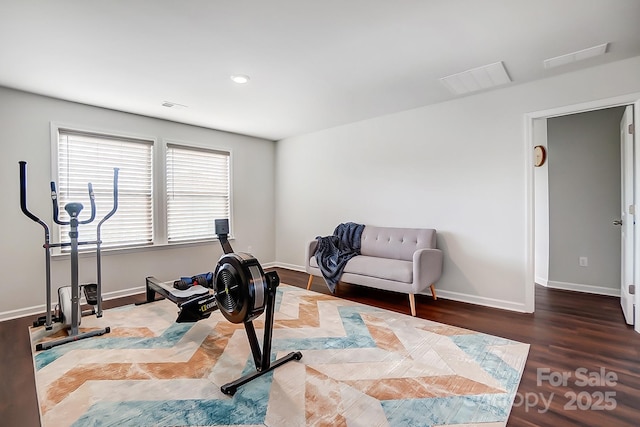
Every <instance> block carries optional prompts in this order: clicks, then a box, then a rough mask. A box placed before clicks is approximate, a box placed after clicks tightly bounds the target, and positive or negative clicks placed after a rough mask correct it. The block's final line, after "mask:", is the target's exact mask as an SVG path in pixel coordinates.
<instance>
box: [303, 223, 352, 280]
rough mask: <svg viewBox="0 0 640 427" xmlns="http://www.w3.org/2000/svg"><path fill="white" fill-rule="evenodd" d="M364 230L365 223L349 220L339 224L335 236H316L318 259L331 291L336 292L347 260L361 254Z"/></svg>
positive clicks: (334, 232)
mask: <svg viewBox="0 0 640 427" xmlns="http://www.w3.org/2000/svg"><path fill="white" fill-rule="evenodd" d="M363 230H364V225H363V224H356V223H354V222H347V223H343V224H340V225H338V226H337V227H336V229H335V230H334V231H333V236H326V237H320V236H318V237H316V240H318V248H317V249H316V255H315V256H316V261H317V262H318V267H319V268H320V272H321V273H322V276H323V277H324V281H325V282H327V286H328V287H329V290H330V291H331V293H334V292H335V290H336V285H337V284H338V282H339V281H340V277H341V276H342V272H343V271H344V267H345V266H346V265H347V262H348V261H349V260H350V259H351V258H353V257H354V256H356V255H359V254H360V243H361V242H360V238H361V237H362V231H363Z"/></svg>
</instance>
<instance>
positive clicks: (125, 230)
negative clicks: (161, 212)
mask: <svg viewBox="0 0 640 427" xmlns="http://www.w3.org/2000/svg"><path fill="white" fill-rule="evenodd" d="M57 130H58V144H57V150H56V151H57V172H58V176H57V186H58V187H57V191H58V202H59V206H60V219H61V220H62V221H68V220H69V216H68V214H67V212H66V211H65V210H64V208H63V207H64V205H65V204H66V203H69V202H80V203H82V204H83V205H84V210H83V212H81V214H80V220H84V219H87V218H88V217H89V215H90V204H89V196H88V190H87V183H88V182H91V183H92V185H93V191H94V194H95V202H96V219H95V222H94V223H92V224H91V225H92V226H86V227H82V226H81V227H80V241H88V240H95V239H96V227H97V224H98V222H99V221H100V220H101V219H102V218H103V217H104V216H105V215H106V214H107V213H108V212H109V211H110V210H111V208H112V207H113V197H112V195H113V168H119V169H120V171H119V176H118V178H119V185H118V187H119V191H118V211H117V212H116V213H115V215H114V216H113V217H111V218H110V219H109V220H108V221H106V222H105V223H104V225H103V226H102V229H101V238H102V241H103V246H104V247H116V246H139V245H149V244H152V243H153V197H152V195H153V191H152V188H153V187H152V175H153V170H152V153H153V141H147V140H141V139H135V138H126V137H117V136H111V135H101V134H96V133H87V132H79V131H76V130H71V129H63V128H58V129H57ZM58 233H59V235H58V237H59V239H60V240H59V241H61V242H68V241H69V226H60V227H58Z"/></svg>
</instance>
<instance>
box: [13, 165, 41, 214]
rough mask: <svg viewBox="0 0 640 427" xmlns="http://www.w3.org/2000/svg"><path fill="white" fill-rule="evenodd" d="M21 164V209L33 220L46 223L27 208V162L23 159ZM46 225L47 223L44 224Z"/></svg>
mask: <svg viewBox="0 0 640 427" xmlns="http://www.w3.org/2000/svg"><path fill="white" fill-rule="evenodd" d="M19 164H20V209H22V213H23V214H25V215H26V216H28V217H29V218H30V219H31V220H33V221H35V222H37V223H40V224H44V223H43V222H42V220H41V219H40V218H38V217H37V216H35V215H34V214H32V213H31V212H29V209H28V208H27V162H25V161H24V160H21V161H20V162H19ZM44 225H46V224H44Z"/></svg>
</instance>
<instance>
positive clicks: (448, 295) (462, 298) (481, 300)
mask: <svg viewBox="0 0 640 427" xmlns="http://www.w3.org/2000/svg"><path fill="white" fill-rule="evenodd" d="M273 264H275V265H274V267H281V268H287V269H289V270H295V271H301V272H303V273H304V272H305V271H306V270H305V268H304V266H300V265H295V264H287V263H284V262H278V261H276V262H275V263H273ZM425 295H431V292H430V291H429V290H427V292H426V293H425ZM436 295H437V296H438V299H440V298H442V299H449V300H453V301H459V302H466V303H469V304H476V305H482V306H485V307H492V308H500V309H502V310H509V311H517V312H520V313H526V312H527V311H526V310H525V305H524V303H516V302H512V301H506V300H499V299H494V298H485V297H479V296H475V295H468V294H462V293H458V292H451V291H447V290H443V289H438V285H437V284H436Z"/></svg>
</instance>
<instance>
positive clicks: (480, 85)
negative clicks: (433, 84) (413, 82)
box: [440, 61, 511, 95]
mask: <svg viewBox="0 0 640 427" xmlns="http://www.w3.org/2000/svg"><path fill="white" fill-rule="evenodd" d="M440 81H441V82H442V84H443V85H445V86H446V87H447V89H449V90H450V91H451V92H453V93H454V94H456V95H462V94H465V93H469V92H476V91H479V90H484V89H489V88H492V87H496V86H502V85H504V84H507V83H511V79H510V78H509V75H508V74H507V70H506V69H505V68H504V64H503V63H502V61H499V62H495V63H493V64H489V65H485V66H482V67H478V68H473V69H471V70H467V71H463V72H461V73H457V74H452V75H450V76H446V77H442V78H441V79H440Z"/></svg>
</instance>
